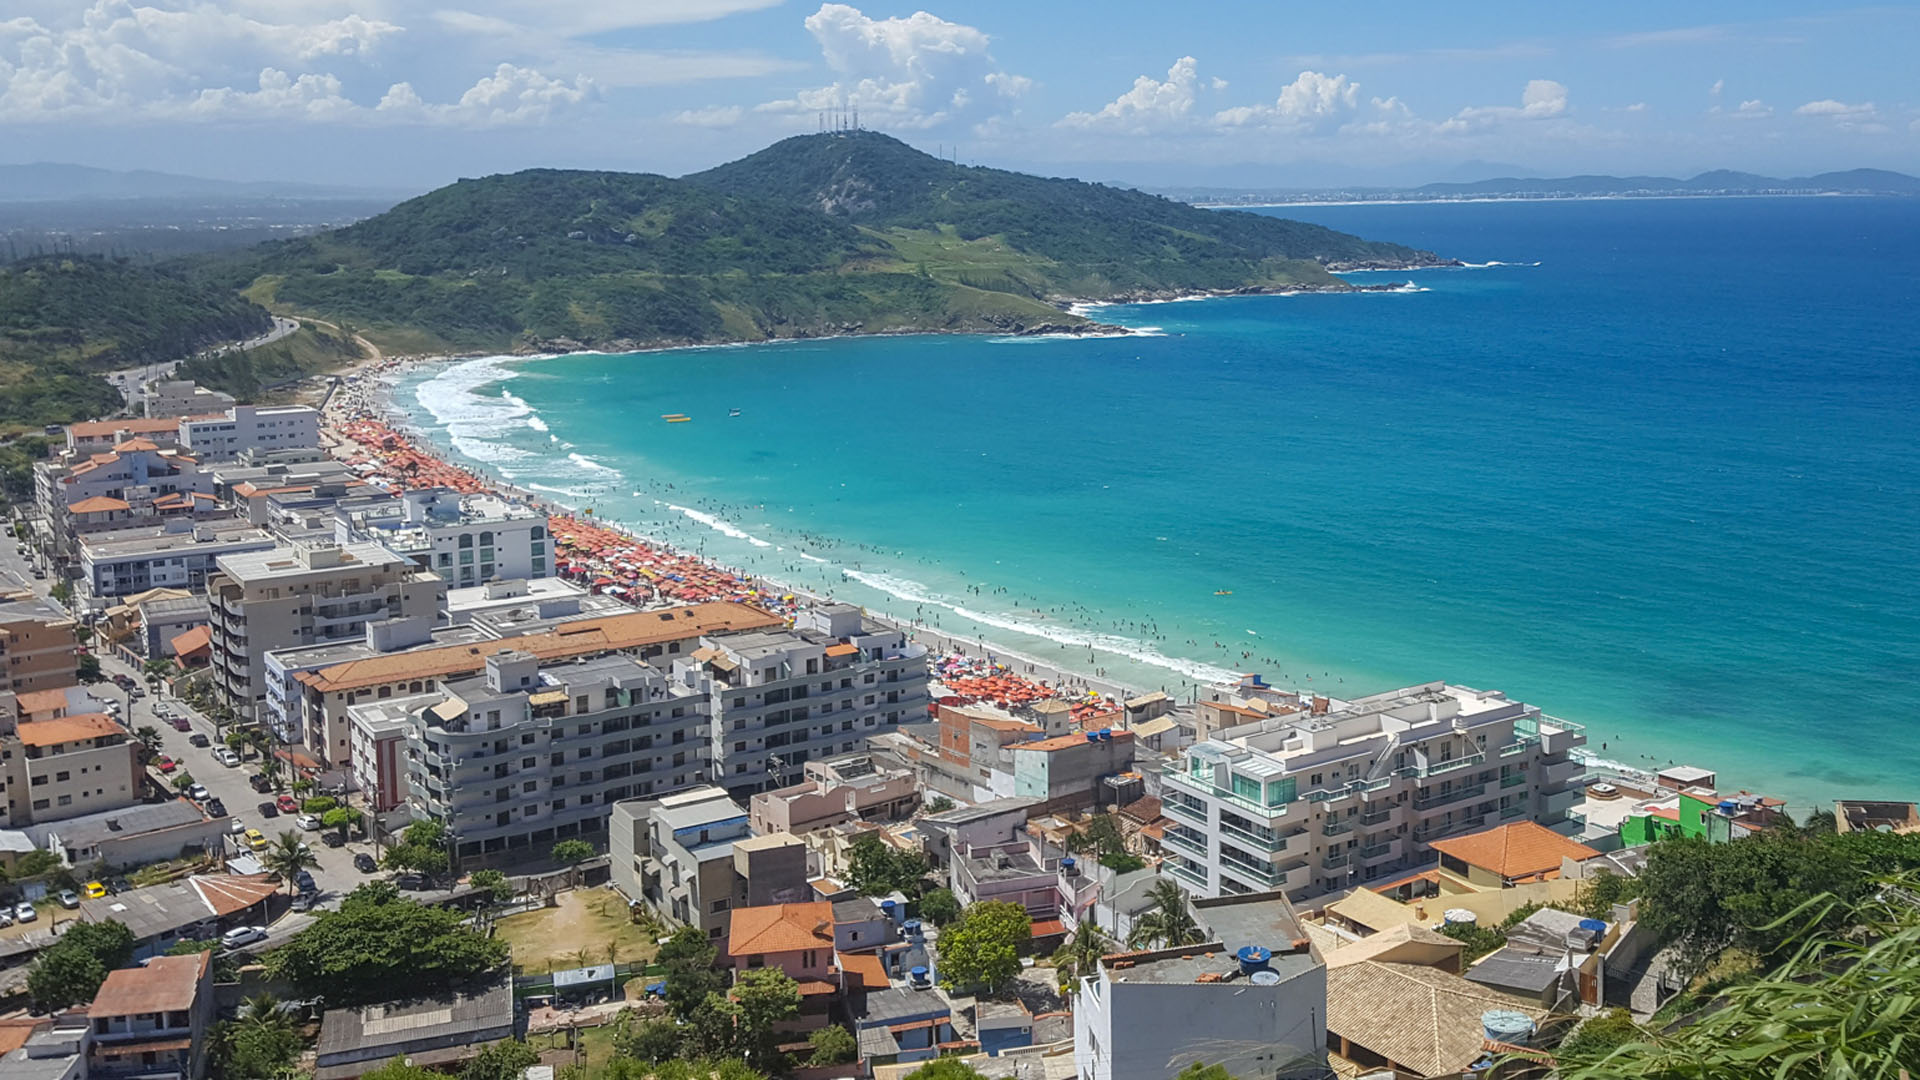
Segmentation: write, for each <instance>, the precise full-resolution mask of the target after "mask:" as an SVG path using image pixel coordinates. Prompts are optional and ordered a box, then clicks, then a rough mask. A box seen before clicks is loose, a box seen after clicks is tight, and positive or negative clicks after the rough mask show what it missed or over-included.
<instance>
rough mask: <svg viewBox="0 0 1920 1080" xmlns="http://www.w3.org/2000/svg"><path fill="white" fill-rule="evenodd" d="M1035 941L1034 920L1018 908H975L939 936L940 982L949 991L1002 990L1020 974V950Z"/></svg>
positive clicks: (1006, 904)
mask: <svg viewBox="0 0 1920 1080" xmlns="http://www.w3.org/2000/svg"><path fill="white" fill-rule="evenodd" d="M1032 937H1033V919H1032V918H1031V917H1030V916H1028V915H1027V909H1026V908H1024V907H1021V906H1020V905H1019V904H1016V903H1012V902H1010V901H1006V900H986V901H982V902H980V903H977V904H974V905H972V906H970V907H968V908H967V909H966V910H965V911H963V912H961V913H960V919H959V921H958V922H955V923H954V924H953V925H951V926H949V927H947V928H946V929H945V930H942V931H941V932H940V945H939V952H940V966H939V971H940V979H941V982H942V983H944V984H945V985H946V986H948V987H957V986H985V987H988V988H992V987H996V986H999V985H1001V984H1003V983H1005V982H1006V981H1007V980H1009V979H1011V978H1013V977H1014V976H1015V975H1018V974H1019V973H1020V947H1021V946H1022V945H1024V944H1026V943H1027V941H1029V940H1030V939H1031V938H1032Z"/></svg>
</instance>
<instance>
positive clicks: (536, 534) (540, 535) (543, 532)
mask: <svg viewBox="0 0 1920 1080" xmlns="http://www.w3.org/2000/svg"><path fill="white" fill-rule="evenodd" d="M527 535H529V536H531V537H533V538H534V539H535V540H545V539H546V538H547V529H546V526H544V525H535V526H534V527H533V531H532V532H531V533H528V534H527Z"/></svg>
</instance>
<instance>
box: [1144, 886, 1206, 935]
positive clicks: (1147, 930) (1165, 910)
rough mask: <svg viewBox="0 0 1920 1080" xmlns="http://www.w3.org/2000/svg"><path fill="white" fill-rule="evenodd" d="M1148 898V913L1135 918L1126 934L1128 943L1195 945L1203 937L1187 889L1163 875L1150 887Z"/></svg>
mask: <svg viewBox="0 0 1920 1080" xmlns="http://www.w3.org/2000/svg"><path fill="white" fill-rule="evenodd" d="M1147 899H1148V900H1149V901H1150V902H1151V904H1152V906H1151V907H1150V908H1148V910H1147V912H1146V914H1144V915H1142V916H1140V917H1139V918H1138V919H1135V920H1134V922H1133V932H1132V933H1131V934H1128V935H1127V944H1128V945H1130V946H1132V947H1134V948H1136V949H1137V948H1140V947H1142V946H1146V945H1156V944H1157V945H1159V946H1160V947H1162V948H1169V949H1170V948H1175V947H1177V946H1180V945H1194V944H1197V943H1198V942H1199V941H1200V940H1201V937H1202V934H1201V930H1200V924H1199V922H1197V921H1195V919H1194V917H1193V910H1192V909H1191V908H1189V907H1188V906H1187V892H1186V890H1185V889H1182V888H1181V887H1180V886H1178V885H1176V884H1174V883H1173V882H1172V881H1169V880H1167V879H1166V878H1161V879H1160V880H1159V881H1156V882H1154V883H1153V887H1152V888H1151V889H1148V890H1147Z"/></svg>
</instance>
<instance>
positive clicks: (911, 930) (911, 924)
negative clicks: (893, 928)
mask: <svg viewBox="0 0 1920 1080" xmlns="http://www.w3.org/2000/svg"><path fill="white" fill-rule="evenodd" d="M900 929H902V930H904V931H906V933H907V936H908V937H910V938H912V939H913V940H915V941H918V940H920V920H919V919H908V920H907V921H906V922H903V923H901V924H900Z"/></svg>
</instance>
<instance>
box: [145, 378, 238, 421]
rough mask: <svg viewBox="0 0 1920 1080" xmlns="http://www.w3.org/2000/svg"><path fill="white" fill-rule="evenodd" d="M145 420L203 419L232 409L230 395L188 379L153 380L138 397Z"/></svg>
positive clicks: (231, 397) (231, 396)
mask: <svg viewBox="0 0 1920 1080" xmlns="http://www.w3.org/2000/svg"><path fill="white" fill-rule="evenodd" d="M141 398H142V401H143V403H144V405H145V406H146V413H147V416H148V418H149V419H166V418H172V419H175V420H178V419H179V418H180V417H182V416H206V415H208V414H211V413H224V412H226V411H227V410H228V409H231V408H233V395H232V394H223V393H221V392H220V391H218V390H209V389H207V388H206V387H204V386H200V385H198V384H196V383H195V382H194V381H193V380H192V379H155V380H154V381H153V382H150V383H148V384H147V387H146V390H145V391H144V392H143V393H142V395H141Z"/></svg>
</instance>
